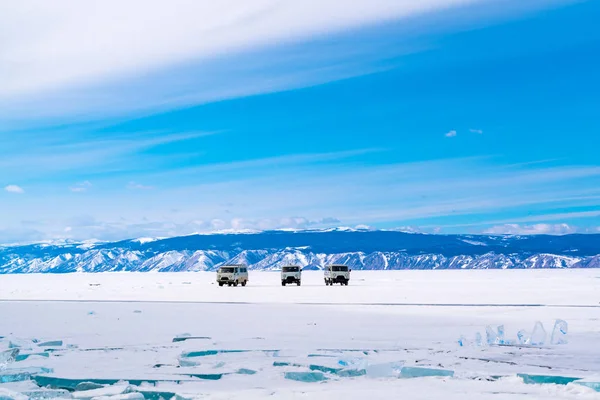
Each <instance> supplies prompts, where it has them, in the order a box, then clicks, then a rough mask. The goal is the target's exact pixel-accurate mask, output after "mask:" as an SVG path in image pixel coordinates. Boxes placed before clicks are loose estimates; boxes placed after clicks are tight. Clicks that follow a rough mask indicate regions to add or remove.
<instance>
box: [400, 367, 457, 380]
mask: <svg viewBox="0 0 600 400" xmlns="http://www.w3.org/2000/svg"><path fill="white" fill-rule="evenodd" d="M400 376H401V377H402V378H421V377H426V376H449V377H452V376H454V371H451V370H448V369H437V368H423V367H403V368H402V370H401V373H400Z"/></svg>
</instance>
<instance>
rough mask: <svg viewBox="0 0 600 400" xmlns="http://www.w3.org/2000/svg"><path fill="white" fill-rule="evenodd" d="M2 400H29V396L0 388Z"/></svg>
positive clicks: (0, 398) (0, 399)
mask: <svg viewBox="0 0 600 400" xmlns="http://www.w3.org/2000/svg"><path fill="white" fill-rule="evenodd" d="M0 400H28V398H27V396H25V395H23V394H21V393H17V392H13V391H12V390H8V389H4V388H0Z"/></svg>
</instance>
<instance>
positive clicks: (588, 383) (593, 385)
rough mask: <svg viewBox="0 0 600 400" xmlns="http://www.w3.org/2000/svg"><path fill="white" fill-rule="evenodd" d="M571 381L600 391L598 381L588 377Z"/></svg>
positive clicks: (599, 382)
mask: <svg viewBox="0 0 600 400" xmlns="http://www.w3.org/2000/svg"><path fill="white" fill-rule="evenodd" d="M573 383H574V384H576V385H581V386H585V387H588V388H590V389H592V390H595V391H596V392H600V381H596V382H594V381H591V380H588V379H582V380H578V381H575V382H573Z"/></svg>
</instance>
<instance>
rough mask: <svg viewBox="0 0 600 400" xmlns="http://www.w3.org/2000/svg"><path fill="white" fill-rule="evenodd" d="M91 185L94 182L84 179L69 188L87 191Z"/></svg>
mask: <svg viewBox="0 0 600 400" xmlns="http://www.w3.org/2000/svg"><path fill="white" fill-rule="evenodd" d="M91 187H92V183H91V182H90V181H83V182H80V183H77V184H75V185H73V186H71V187H70V188H69V189H70V190H71V192H76V193H80V192H85V191H87V190H88V189H90V188H91Z"/></svg>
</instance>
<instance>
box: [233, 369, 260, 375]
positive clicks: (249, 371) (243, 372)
mask: <svg viewBox="0 0 600 400" xmlns="http://www.w3.org/2000/svg"><path fill="white" fill-rule="evenodd" d="M237 373H238V374H240V375H254V374H256V371H255V370H253V369H247V368H240V369H238V371H237Z"/></svg>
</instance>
